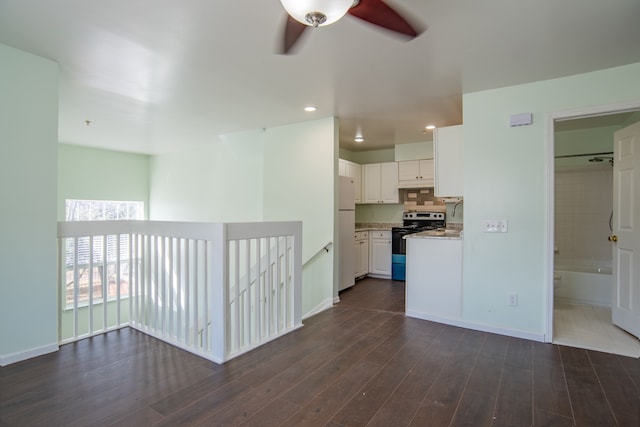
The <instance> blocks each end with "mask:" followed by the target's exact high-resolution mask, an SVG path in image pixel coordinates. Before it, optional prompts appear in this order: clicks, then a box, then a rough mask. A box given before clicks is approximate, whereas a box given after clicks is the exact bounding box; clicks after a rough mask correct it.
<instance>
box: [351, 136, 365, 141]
mask: <svg viewBox="0 0 640 427" xmlns="http://www.w3.org/2000/svg"><path fill="white" fill-rule="evenodd" d="M353 140H354V141H355V142H364V138H363V137H362V136H356V137H355V138H354V139H353Z"/></svg>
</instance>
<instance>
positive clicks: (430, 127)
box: [424, 125, 436, 130]
mask: <svg viewBox="0 0 640 427" xmlns="http://www.w3.org/2000/svg"><path fill="white" fill-rule="evenodd" d="M424 128H425V129H428V130H434V129H435V128H436V125H427V126H425V127H424Z"/></svg>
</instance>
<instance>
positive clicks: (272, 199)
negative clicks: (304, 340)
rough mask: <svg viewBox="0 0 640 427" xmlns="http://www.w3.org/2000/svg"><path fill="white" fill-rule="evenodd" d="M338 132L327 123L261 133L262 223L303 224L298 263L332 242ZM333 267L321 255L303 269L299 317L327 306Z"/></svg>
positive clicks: (326, 256) (330, 298)
mask: <svg viewBox="0 0 640 427" xmlns="http://www.w3.org/2000/svg"><path fill="white" fill-rule="evenodd" d="M337 129H338V125H337V122H336V119H334V118H333V117H330V118H326V119H321V120H316V121H312V122H305V123H299V124H295V125H289V126H282V127H277V128H271V129H267V130H266V133H265V145H264V220H265V221H288V220H301V221H302V222H303V224H302V235H303V237H302V239H303V254H302V260H303V262H305V261H306V260H309V259H311V258H312V257H314V255H315V254H316V253H317V252H318V251H319V250H320V249H321V248H322V247H323V246H324V245H325V244H327V242H333V241H334V232H335V230H334V217H335V214H336V209H337V208H336V200H335V198H336V196H337V195H336V191H335V190H336V185H337V184H336V181H337V180H336V175H337V157H338V156H337V153H338V137H337ZM333 250H335V245H334V246H332V251H333ZM333 261H334V260H333V252H330V253H325V252H324V251H322V252H321V253H320V254H318V256H316V257H314V258H313V259H312V260H311V261H310V262H309V263H307V265H306V266H304V268H303V283H302V288H303V290H302V313H303V315H305V314H309V313H310V312H315V311H317V310H320V309H323V308H326V307H327V304H328V305H329V306H330V305H331V303H332V301H333V295H334V287H333V283H334V269H333Z"/></svg>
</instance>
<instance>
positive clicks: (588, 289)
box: [554, 265, 612, 307]
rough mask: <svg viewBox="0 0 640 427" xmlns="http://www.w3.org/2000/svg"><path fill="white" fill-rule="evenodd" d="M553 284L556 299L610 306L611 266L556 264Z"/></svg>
mask: <svg viewBox="0 0 640 427" xmlns="http://www.w3.org/2000/svg"><path fill="white" fill-rule="evenodd" d="M554 285H556V286H554V298H555V299H556V300H558V301H563V302H569V303H574V304H589V305H600V306H606V307H611V298H612V289H611V287H612V280H611V267H599V266H581V265H556V266H555V269H554Z"/></svg>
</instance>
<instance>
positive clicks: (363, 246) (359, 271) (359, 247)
mask: <svg viewBox="0 0 640 427" xmlns="http://www.w3.org/2000/svg"><path fill="white" fill-rule="evenodd" d="M355 271H356V277H361V276H364V275H366V274H367V273H368V272H369V242H368V241H367V240H356V268H355Z"/></svg>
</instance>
